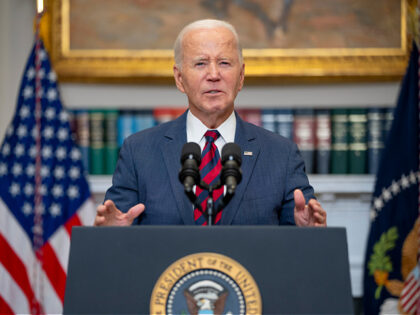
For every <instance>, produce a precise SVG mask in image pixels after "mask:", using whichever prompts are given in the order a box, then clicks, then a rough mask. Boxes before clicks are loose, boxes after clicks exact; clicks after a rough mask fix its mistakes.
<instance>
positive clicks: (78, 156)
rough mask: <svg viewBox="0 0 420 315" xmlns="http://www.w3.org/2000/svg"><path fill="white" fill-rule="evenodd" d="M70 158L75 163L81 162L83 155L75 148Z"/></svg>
mask: <svg viewBox="0 0 420 315" xmlns="http://www.w3.org/2000/svg"><path fill="white" fill-rule="evenodd" d="M70 157H71V159H72V160H73V161H77V160H80V159H81V158H82V153H80V150H79V149H77V148H73V149H72V150H71V152H70Z"/></svg>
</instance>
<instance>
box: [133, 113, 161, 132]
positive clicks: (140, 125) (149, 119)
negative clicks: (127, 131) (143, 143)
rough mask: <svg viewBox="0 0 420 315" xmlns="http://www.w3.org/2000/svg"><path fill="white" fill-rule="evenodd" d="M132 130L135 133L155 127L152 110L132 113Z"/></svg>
mask: <svg viewBox="0 0 420 315" xmlns="http://www.w3.org/2000/svg"><path fill="white" fill-rule="evenodd" d="M133 120H134V123H133V130H132V133H136V132H139V131H142V130H145V129H148V128H151V127H153V126H155V124H156V122H155V118H154V117H153V111H152V110H140V111H137V112H134V113H133Z"/></svg>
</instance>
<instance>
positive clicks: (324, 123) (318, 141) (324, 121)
mask: <svg viewBox="0 0 420 315" xmlns="http://www.w3.org/2000/svg"><path fill="white" fill-rule="evenodd" d="M330 158H331V116H330V111H329V110H328V109H318V110H316V111H315V173H317V174H328V173H329V172H330Z"/></svg>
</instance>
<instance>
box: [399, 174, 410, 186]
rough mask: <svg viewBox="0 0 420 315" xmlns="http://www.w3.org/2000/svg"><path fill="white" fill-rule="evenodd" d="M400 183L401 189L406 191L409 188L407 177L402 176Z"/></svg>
mask: <svg viewBox="0 0 420 315" xmlns="http://www.w3.org/2000/svg"><path fill="white" fill-rule="evenodd" d="M400 183H401V187H402V189H406V188H408V187H410V182H409V180H408V177H407V176H405V175H404V174H403V175H402V176H401V179H400Z"/></svg>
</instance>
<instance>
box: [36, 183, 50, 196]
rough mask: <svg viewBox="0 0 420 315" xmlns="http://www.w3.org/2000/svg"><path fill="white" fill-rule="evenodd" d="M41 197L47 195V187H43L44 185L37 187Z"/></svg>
mask: <svg viewBox="0 0 420 315" xmlns="http://www.w3.org/2000/svg"><path fill="white" fill-rule="evenodd" d="M38 192H39V193H40V194H41V195H42V196H46V195H47V194H48V191H47V186H45V185H44V184H42V185H41V186H40V187H39V191H38Z"/></svg>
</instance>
